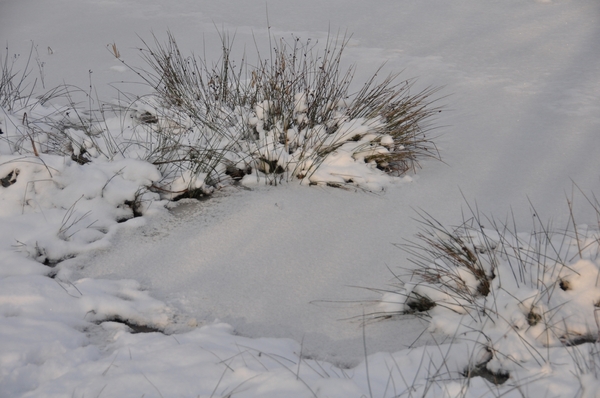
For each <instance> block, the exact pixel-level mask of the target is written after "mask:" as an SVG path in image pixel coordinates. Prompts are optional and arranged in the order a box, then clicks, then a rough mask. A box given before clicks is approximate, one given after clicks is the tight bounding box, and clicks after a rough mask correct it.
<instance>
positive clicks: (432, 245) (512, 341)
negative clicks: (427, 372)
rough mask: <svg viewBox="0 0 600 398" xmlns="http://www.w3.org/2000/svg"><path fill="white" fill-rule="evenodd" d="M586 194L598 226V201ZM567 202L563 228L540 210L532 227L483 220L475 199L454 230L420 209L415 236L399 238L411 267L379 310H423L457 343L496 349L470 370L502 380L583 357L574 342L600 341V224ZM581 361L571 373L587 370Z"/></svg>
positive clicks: (381, 314) (382, 316) (381, 316)
mask: <svg viewBox="0 0 600 398" xmlns="http://www.w3.org/2000/svg"><path fill="white" fill-rule="evenodd" d="M582 195H583V196H584V198H585V199H586V200H587V201H588V202H589V204H590V205H591V206H592V210H593V211H594V212H595V213H596V214H597V216H598V220H596V225H600V203H599V202H598V200H597V199H596V198H595V197H593V196H592V197H588V196H586V195H585V194H583V193H582ZM568 208H569V219H568V222H567V225H566V226H565V227H564V228H561V229H555V228H552V227H551V226H550V224H544V223H542V222H541V221H540V219H539V217H538V215H537V214H536V212H535V211H534V213H533V215H532V220H533V231H532V232H531V233H518V232H517V225H516V222H515V221H514V217H512V221H511V222H510V224H509V223H508V222H504V223H502V222H499V221H497V220H496V219H494V218H491V217H485V220H484V219H483V218H482V217H481V216H480V214H479V213H478V211H477V209H474V208H472V207H470V206H469V210H470V216H469V218H467V219H465V220H464V221H463V223H462V224H461V225H460V226H458V227H456V228H446V227H444V226H443V225H442V224H441V223H440V222H438V221H437V220H436V219H435V218H433V217H432V216H431V215H429V214H427V213H420V220H419V221H420V222H421V224H422V225H423V228H422V230H421V232H420V233H418V235H417V240H416V241H414V242H410V241H409V242H407V243H406V244H403V245H399V246H400V247H401V248H402V249H404V250H405V251H406V252H408V253H409V255H410V258H409V260H410V261H411V262H412V264H413V265H412V267H410V270H409V273H408V274H407V275H404V276H396V278H398V280H399V281H400V283H399V287H398V289H397V290H396V291H395V292H393V291H387V292H386V293H385V295H384V299H383V300H382V303H381V304H380V305H381V308H383V310H380V311H379V312H377V313H376V314H377V315H378V318H379V319H385V318H386V317H387V318H391V317H392V316H393V315H394V313H393V311H395V313H396V314H414V313H419V312H420V313H422V314H423V315H426V316H427V317H428V318H429V320H430V322H431V325H432V329H433V330H435V331H437V332H442V333H443V334H446V335H447V336H449V337H450V338H451V339H452V341H453V342H459V341H460V342H466V343H467V344H468V345H469V346H471V347H472V350H473V352H481V350H484V351H486V352H489V353H490V356H489V358H488V359H487V360H486V362H485V363H480V362H474V363H473V366H471V367H470V368H468V371H466V372H465V374H468V375H469V376H468V377H474V376H481V377H485V378H486V379H488V380H489V381H492V382H494V383H503V382H505V381H506V380H507V379H508V378H509V375H510V374H513V372H521V371H522V369H537V368H541V367H543V366H545V365H544V364H551V365H553V366H554V365H555V363H554V362H553V361H558V360H557V359H556V358H563V359H561V360H560V361H563V362H565V363H571V362H569V361H571V360H572V363H574V364H576V365H577V363H578V361H580V360H581V358H583V357H584V356H585V355H587V354H585V353H582V352H581V351H578V350H573V348H575V346H582V345H584V344H588V345H589V344H597V342H598V341H599V339H600V338H599V336H600V315H599V314H600V313H599V312H598V303H599V302H600V232H598V230H594V229H591V228H588V227H587V225H578V224H577V223H576V222H575V219H574V216H573V208H572V200H568ZM484 221H485V224H486V225H489V226H490V227H488V228H484V227H483V224H484ZM418 303H426V305H422V306H419V305H416V304H418ZM386 308H387V311H386ZM584 354H585V355H584ZM565 358H569V361H567V359H565ZM578 366H579V365H578ZM579 368H580V369H575V370H572V371H577V372H579V373H581V374H584V373H586V372H587V370H586V366H583V365H582V366H579ZM588 370H589V369H588ZM531 372H533V371H531ZM540 372H541V370H540ZM489 375H495V376H494V377H492V378H489V377H488V376H489ZM498 375H500V376H501V377H500V378H499V379H498V378H497V377H496V376H498ZM494 380H495V381H494Z"/></svg>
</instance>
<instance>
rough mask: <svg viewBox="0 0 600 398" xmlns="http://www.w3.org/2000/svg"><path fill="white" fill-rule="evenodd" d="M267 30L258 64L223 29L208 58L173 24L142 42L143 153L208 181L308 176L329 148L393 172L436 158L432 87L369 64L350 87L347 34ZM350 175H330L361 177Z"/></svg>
mask: <svg viewBox="0 0 600 398" xmlns="http://www.w3.org/2000/svg"><path fill="white" fill-rule="evenodd" d="M272 40H273V41H274V42H275V45H273V46H272V50H271V53H270V54H269V57H268V58H263V57H261V54H260V52H259V51H258V50H257V54H256V57H257V59H258V60H257V62H256V65H249V64H248V63H247V61H246V59H245V58H242V59H241V60H238V61H236V60H234V59H232V43H231V41H230V40H229V39H228V38H227V36H226V35H223V36H222V55H221V57H220V59H218V60H217V61H216V62H215V63H212V64H209V63H208V61H207V60H206V59H202V58H198V57H195V56H189V57H188V56H184V55H183V54H182V53H181V51H180V49H179V47H178V45H177V42H176V40H175V38H174V37H173V36H172V35H171V34H169V35H168V39H167V41H166V43H161V42H160V41H159V40H158V39H156V37H155V38H154V43H152V44H148V43H145V42H144V46H145V47H144V48H143V49H141V50H142V54H143V58H144V60H145V61H146V63H147V64H148V65H149V67H150V70H145V69H134V70H135V71H136V72H137V73H138V75H139V76H140V77H141V78H142V79H143V80H144V81H145V82H146V83H147V84H148V85H150V86H151V87H152V89H153V90H154V93H155V95H153V96H151V97H145V98H142V99H140V100H138V101H137V102H136V103H135V104H133V105H132V106H130V107H129V109H128V110H129V111H131V112H132V114H133V115H134V118H136V119H137V120H138V121H139V122H140V125H142V126H143V128H145V129H146V131H147V132H149V133H148V134H149V137H148V139H149V140H150V141H152V142H153V144H152V151H151V155H150V156H149V160H150V161H152V162H153V163H155V164H157V165H159V166H160V167H161V168H162V171H163V172H165V173H166V174H169V173H175V174H180V175H181V174H183V173H185V172H186V171H191V174H192V175H202V176H204V177H205V178H206V180H207V181H209V182H211V181H212V182H214V183H216V182H218V181H221V180H222V179H224V178H226V177H227V176H231V175H233V176H237V177H239V178H242V177H243V176H244V175H247V174H248V173H253V174H254V175H255V176H256V177H257V178H263V179H264V180H265V181H266V182H268V183H277V182H279V181H282V180H289V179H291V178H296V179H300V180H303V181H305V182H307V183H314V182H315V178H316V177H315V178H313V180H311V176H313V174H314V172H315V171H316V170H317V168H319V167H320V166H321V165H322V164H323V162H324V161H325V159H327V158H328V156H329V155H330V154H332V153H335V152H338V153H341V152H343V153H348V156H349V159H350V160H351V161H352V162H359V163H363V164H368V165H371V166H372V167H373V168H378V169H380V170H383V171H385V172H387V173H392V174H394V173H395V174H402V173H404V172H406V171H407V170H410V169H415V168H416V167H417V166H418V164H419V160H420V159H423V158H424V157H433V158H439V154H438V151H437V149H436V147H435V145H434V143H433V142H432V141H431V140H430V138H429V137H428V135H427V133H428V132H429V131H430V129H431V124H430V122H431V120H432V118H433V116H434V115H435V114H437V113H438V112H440V108H439V107H436V106H434V105H433V104H434V102H435V100H434V99H433V96H434V95H435V94H436V93H437V92H438V89H437V88H428V89H425V90H423V91H421V92H418V93H417V94H411V93H410V90H411V88H412V86H413V83H414V81H411V80H408V81H400V80H399V78H398V75H397V74H394V75H390V76H388V77H387V78H385V79H384V80H383V81H378V80H377V74H375V75H373V77H372V78H371V79H370V80H369V81H368V82H366V83H365V84H364V85H363V87H362V88H361V89H360V90H359V91H358V92H357V93H355V94H352V93H350V92H349V89H350V84H351V82H352V79H353V74H354V68H353V67H350V68H348V69H346V70H344V69H342V66H341V59H342V54H343V51H344V49H345V46H346V44H347V42H348V40H347V38H341V39H340V38H329V39H328V40H327V41H326V43H325V44H324V46H323V48H322V50H320V48H321V47H320V46H319V45H317V44H316V43H312V42H311V41H310V40H308V41H306V42H302V41H300V39H299V38H295V37H293V38H292V39H291V40H290V41H287V40H284V39H274V38H273V39H272ZM132 69H133V68H132ZM140 138H142V137H140ZM354 180H356V179H354ZM354 180H353V179H352V177H350V176H346V177H343V178H340V179H337V180H336V181H332V182H334V183H338V184H345V183H356V184H359V185H360V183H359V182H356V181H354ZM320 182H323V181H320Z"/></svg>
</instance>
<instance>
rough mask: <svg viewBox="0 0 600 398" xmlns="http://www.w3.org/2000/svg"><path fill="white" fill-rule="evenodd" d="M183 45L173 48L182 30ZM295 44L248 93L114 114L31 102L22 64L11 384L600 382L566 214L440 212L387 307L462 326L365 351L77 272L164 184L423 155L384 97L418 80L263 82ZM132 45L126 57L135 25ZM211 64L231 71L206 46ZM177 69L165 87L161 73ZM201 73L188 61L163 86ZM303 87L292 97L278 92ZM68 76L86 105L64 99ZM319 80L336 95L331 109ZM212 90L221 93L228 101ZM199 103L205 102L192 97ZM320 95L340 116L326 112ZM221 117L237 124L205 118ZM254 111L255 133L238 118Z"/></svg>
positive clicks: (586, 237)
mask: <svg viewBox="0 0 600 398" xmlns="http://www.w3.org/2000/svg"><path fill="white" fill-rule="evenodd" d="M430 11H432V10H428V11H427V12H428V13H429V12H430ZM444 18H445V19H448V18H446V17H445V16H444ZM465 26H466V25H465ZM440 36H443V35H440ZM470 36H473V35H470ZM462 39H464V37H463V38H462ZM454 42H455V43H462V42H463V40H454ZM168 46H171V47H168ZM292 48H293V49H296V48H297V47H292ZM298 48H299V49H300V50H301V51H304V49H305V47H298ZM163 49H165V50H166V52H164V53H163V55H167V56H170V55H172V53H171V50H176V45H175V42H174V41H172V42H169V43H168V44H167V47H163ZM147 50H149V49H147ZM288 50H289V47H286V44H285V43H282V47H279V48H278V50H277V49H276V50H275V53H276V55H282V58H281V59H280V58H279V57H276V61H275V69H269V68H270V66H269V65H268V64H265V65H262V66H261V67H259V68H258V69H256V70H255V72H257V76H258V77H257V79H258V80H256V81H255V82H254V83H255V85H254V87H260V89H256V90H257V93H258V94H257V95H256V98H253V99H252V100H248V101H247V102H241V105H240V104H238V105H239V106H235V105H231V104H226V106H221V105H223V104H225V103H226V100H225V98H218V101H215V102H213V100H214V97H209V98H205V103H204V104H200V106H198V105H199V104H198V102H197V101H198V100H197V99H195V97H194V96H191V97H186V95H187V94H188V93H185V92H183V94H184V95H180V94H181V93H179V92H178V93H177V94H178V95H175V96H165V95H164V94H165V93H168V92H167V91H163V92H162V93H160V92H159V95H156V96H149V97H145V98H143V99H139V100H136V101H133V102H132V103H128V102H125V103H123V102H121V103H119V104H118V106H116V107H115V108H114V110H115V111H116V112H115V113H114V114H111V113H110V108H106V109H105V108H102V109H101V111H102V112H96V111H93V110H92V109H91V107H85V106H83V107H82V105H81V103H80V104H78V105H76V104H75V102H74V101H72V100H71V97H70V95H71V94H72V93H70V92H69V90H68V89H66V88H64V89H62V88H61V89H60V90H58V91H55V92H53V93H52V94H51V95H49V96H48V98H46V99H45V100H42V101H39V102H29V99H30V98H29V97H27V96H21V94H20V92H21V91H22V90H20V89H19V87H21V84H20V83H19V82H18V81H17V82H14V83H15V84H13V82H11V81H10V80H9V79H7V78H6V76H7V74H6V73H3V78H2V80H0V85H1V89H0V106H2V112H0V134H1V135H0V180H1V182H2V184H1V187H0V200H1V201H2V203H1V207H0V219H1V222H2V224H1V225H2V228H0V258H1V259H2V260H1V261H2V264H1V267H0V337H1V338H0V375H1V376H0V396H8V397H12V396H31V397H33V396H35V397H40V396H57V397H58V396H73V397H84V396H86V397H89V396H124V397H126V396H132V397H133V396H135V397H139V396H148V397H149V396H165V397H166V396H207V397H213V396H215V397H216V396H261V397H265V396H274V397H275V396H277V397H280V396H292V397H293V396H298V397H300V396H302V397H305V396H319V397H352V396H356V397H362V396H371V397H387V396H448V397H454V396H473V397H475V396H483V395H491V396H500V395H502V396H544V397H546V396H584V397H592V396H595V395H596V391H597V389H598V386H599V384H600V383H599V382H598V369H599V368H600V355H599V351H598V347H597V344H596V343H595V340H596V338H597V327H598V325H597V323H596V311H597V310H596V307H597V305H598V302H599V299H600V297H599V296H600V293H599V291H598V288H597V282H596V281H597V279H598V273H599V272H598V270H599V263H598V260H597V251H598V235H597V232H595V231H593V230H592V229H590V230H587V229H585V228H582V227H579V226H578V227H577V228H575V231H572V232H569V233H564V232H559V233H558V234H551V231H549V230H548V229H545V228H544V227H542V228H538V229H537V230H536V231H535V232H534V234H533V235H523V234H520V233H517V232H518V231H515V230H510V232H507V231H506V229H504V227H503V226H501V228H497V229H496V230H489V229H483V228H480V227H479V223H478V222H477V224H475V225H474V226H473V227H463V228H461V229H459V230H457V231H453V230H446V229H444V228H443V227H440V226H439V225H437V224H431V225H430V226H432V227H433V231H431V230H429V232H433V234H429V235H423V236H426V240H425V243H426V246H425V249H424V251H420V252H419V253H425V257H419V255H418V254H417V258H418V265H419V268H418V269H417V272H416V274H415V276H416V277H417V278H416V279H412V280H408V279H407V281H406V284H405V285H404V286H403V289H404V290H402V291H400V294H397V293H396V294H391V295H388V296H386V297H385V298H384V301H385V302H386V303H385V304H382V309H383V311H385V312H388V313H391V314H394V313H397V312H407V311H410V312H413V311H421V312H424V311H427V312H428V313H429V315H430V316H431V325H432V329H436V330H438V331H442V332H444V333H445V334H447V335H448V337H449V339H448V340H447V341H445V342H440V344H438V345H436V346H432V347H418V348H413V349H409V350H403V351H399V352H396V353H393V354H391V353H378V354H374V355H366V354H365V358H364V361H363V362H362V363H361V364H359V365H358V366H356V367H353V368H351V369H341V368H339V367H336V366H334V365H332V364H328V363H324V362H319V361H316V360H314V359H310V358H306V357H304V356H303V355H302V354H303V347H302V345H301V344H299V343H297V342H294V341H291V340H285V339H249V338H245V337H241V336H237V335H235V334H234V333H233V330H232V328H231V327H230V326H227V325H224V324H220V323H215V324H212V325H207V326H203V327H196V326H197V325H196V322H195V321H194V320H193V319H187V318H186V317H185V316H184V315H182V314H177V313H176V312H175V311H174V310H173V309H171V308H169V307H168V306H167V305H166V304H165V303H164V302H161V301H159V300H156V299H154V298H152V297H151V296H150V294H149V293H148V292H146V291H143V290H142V289H141V287H140V285H139V284H138V283H137V282H135V281H130V280H121V281H108V280H100V279H88V278H84V279H76V280H73V279H72V278H71V274H70V271H69V268H68V267H61V265H60V264H57V263H59V262H61V261H62V262H65V263H67V262H71V264H75V262H74V261H75V260H76V257H75V258H72V257H73V256H77V255H78V254H80V253H84V252H87V251H91V250H96V249H100V248H106V247H108V246H109V238H110V237H111V236H113V234H114V232H115V231H116V229H117V228H126V227H132V228H135V227H136V226H139V225H140V224H143V223H144V217H141V218H139V217H138V218H136V217H137V216H140V215H143V216H151V215H152V214H156V213H160V212H164V205H165V203H166V202H165V201H163V200H162V199H173V198H175V197H177V196H178V195H180V194H182V193H186V192H188V191H195V190H199V191H201V192H200V194H210V192H211V190H212V189H214V188H215V187H217V188H218V187H219V184H221V183H223V182H224V181H226V179H227V178H232V179H233V178H235V179H238V178H241V179H242V183H244V184H256V183H260V184H263V183H271V184H273V183H277V182H279V181H282V180H287V179H290V180H291V179H294V178H298V179H299V180H302V181H303V182H305V183H308V184H311V183H312V184H329V185H333V186H343V185H352V186H358V187H360V188H363V189H366V190H371V191H378V190H381V189H382V188H383V187H385V186H386V185H387V184H389V183H390V181H391V180H392V179H391V178H390V177H389V175H388V174H387V173H386V172H388V171H394V170H398V168H396V167H398V165H396V166H395V167H394V164H393V163H394V162H396V161H398V159H397V158H394V157H393V155H397V154H399V155H400V167H399V170H400V171H403V170H405V169H407V168H409V167H407V164H408V165H411V164H412V162H413V161H414V160H415V159H413V158H411V157H410V156H408V157H404V156H405V155H406V153H405V152H404V151H405V149H406V148H407V146H406V145H405V143H403V141H401V140H398V139H397V137H396V136H394V135H393V134H392V131H390V128H389V125H386V123H388V122H389V119H388V120H386V114H385V112H383V113H382V112H381V111H382V110H386V111H388V110H390V109H386V108H385V107H381V106H379V105H381V104H382V103H385V104H387V103H389V102H390V100H393V99H394V98H400V99H401V101H400V102H399V103H393V104H394V105H398V104H403V102H402V101H403V100H404V97H402V95H400V97H395V95H397V94H396V93H397V91H395V90H394V88H395V87H397V86H394V85H393V83H392V82H391V81H390V82H388V83H385V84H384V85H383V86H374V87H373V86H367V87H368V89H366V91H364V92H362V93H360V94H359V95H358V99H354V100H350V101H346V100H347V98H345V95H346V92H345V91H344V85H343V84H342V88H341V90H340V91H339V92H336V93H334V94H333V97H331V96H328V95H330V94H328V93H325V95H324V96H320V97H319V96H318V95H315V93H316V92H318V89H322V87H323V85H319V84H317V85H316V86H310V85H308V86H302V85H300V86H299V87H293V89H290V90H286V89H287V87H286V86H285V84H284V86H277V85H275V86H274V87H275V88H274V89H272V90H271V91H268V90H267V89H266V88H268V87H269V86H268V85H264V86H261V85H257V84H256V83H257V82H261V80H260V79H261V78H264V77H265V76H266V77H269V76H271V75H269V73H270V72H272V71H273V70H275V71H278V72H277V73H281V75H285V73H288V72H289V71H290V70H291V71H294V69H288V67H287V66H284V65H289V61H290V59H287V58H285V56H286V54H287V52H286V51H288ZM113 51H114V52H115V54H114V55H115V57H117V58H118V57H119V55H118V51H117V49H116V45H115V46H114V47H113ZM277 51H279V53H278V52H277ZM456 53H457V54H458V56H459V57H460V56H461V51H457V52H456ZM227 54H228V53H227V52H225V53H224V55H227ZM334 54H336V53H335V51H334ZM499 54H502V53H501V52H499ZM478 55H479V54H478ZM184 59H185V60H187V58H185V57H184V58H180V59H179V60H180V61H181V60H184ZM155 60H156V61H164V60H165V58H164V57H163V58H160V57H159V58H155ZM284 60H285V62H283V61H284ZM5 61H6V59H5ZM227 62H228V61H227ZM227 62H224V63H222V64H221V65H220V66H221V67H223V66H227V67H229V66H230V65H229V64H228V63H227ZM333 64H335V61H334V63H333ZM3 65H4V69H3V71H7V70H9V69H8V68H9V65H8V64H7V63H6V62H5V63H4V64H3ZM311 65H312V66H315V65H316V66H317V68H318V66H319V65H321V64H319V63H316V64H309V65H308V66H309V67H312V66H311ZM158 66H159V68H158V69H155V71H156V72H157V73H159V75H160V73H164V72H165V71H166V72H169V71H172V69H169V68H171V67H172V65H166V68H165V65H158ZM321 66H323V65H321ZM304 67H305V66H301V68H304ZM217 69H218V68H217ZM112 70H115V71H119V72H124V71H128V70H129V69H126V68H124V67H122V66H120V65H119V66H113V67H112ZM196 70H197V71H198V72H201V73H199V74H198V75H199V76H200V75H202V73H209V74H210V73H212V69H211V68H210V67H207V66H206V65H204V64H202V63H200V64H199V65H198V69H196ZM238 70H239V69H238ZM301 70H302V69H301ZM176 73H179V72H177V71H176ZM263 73H264V74H263ZM9 75H11V73H9ZM167 75H168V74H167ZM17 76H19V75H17ZM175 76H178V75H175ZM179 76H187V75H185V72H184V74H183V75H179ZM202 76H203V77H204V78H205V82H206V83H207V84H208V83H209V82H210V81H211V79H210V77H214V78H215V79H216V80H213V84H214V82H215V81H216V82H218V84H217V85H216V86H214V87H216V89H217V90H216V91H210V90H213V88H210V89H209V91H207V92H205V93H204V94H206V93H211V94H215V93H217V94H219V93H220V94H223V93H224V92H227V90H225V91H223V90H219V89H222V88H223V87H224V82H225V80H227V81H231V80H229V79H230V78H233V79H234V81H235V79H236V76H235V75H233V76H232V75H228V74H227V73H225V74H222V73H218V74H216V75H210V76H208V75H206V74H205V75H202ZM239 76H240V75H238V77H237V79H238V80H237V81H236V83H240V84H249V85H248V86H245V87H253V86H252V84H251V83H252V78H251V77H250V76H252V73H250V74H249V79H248V80H247V81H244V79H241V78H240V77H239ZM163 77H164V76H162V75H161V77H160V78H159V79H158V80H157V81H154V82H155V83H156V84H154V85H153V88H157V89H159V90H160V89H161V86H160V84H162V83H160V82H162V78H163ZM187 77H189V76H187ZM252 77H254V76H252ZM325 77H326V78H328V77H330V75H326V76H325ZM219 79H221V80H219ZM267 80H268V79H267ZM151 81H152V80H151ZM285 81H286V80H285V79H283V82H284V83H285ZM316 81H318V79H317V80H316ZM195 82H197V81H195ZM195 82H194V83H195ZM325 82H327V79H325ZM473 82H476V79H474V80H473ZM344 84H345V83H344ZM386 84H387V85H386ZM190 87H194V86H193V85H191V86H185V85H184V86H183V87H181V86H178V83H176V81H173V84H170V86H166V87H162V88H163V89H168V90H171V89H173V88H176V89H177V88H183V89H189V88H190ZM265 87H266V88H265ZM398 87H400V93H402V92H403V91H402V89H403V87H404V86H403V85H401V86H398ZM282 88H283V89H282ZM371 88H372V89H374V90H377V89H381V90H383V91H385V92H386V93H387V94H386V95H388V94H389V95H388V96H386V95H384V96H383V97H381V98H383V99H382V100H381V103H378V102H377V101H375V104H376V106H375V107H374V109H366V110H365V109H364V108H361V106H362V104H365V103H371V104H373V102H369V100H368V99H369V98H371V97H370V95H371V93H373V91H370V90H371ZM388 89H389V91H388ZM261 90H263V91H262V92H261ZM232 92H233V93H236V95H241V94H240V92H236V91H235V90H233V91H232ZM283 92H286V97H285V98H286V101H287V102H282V101H280V100H281V98H280V97H278V96H279V95H280V94H281V93H283ZM242 93H244V92H243V91H242ZM423 93H429V92H428V91H426V92H422V94H423ZM84 94H86V95H87V96H88V97H89V96H90V95H91V92H90V93H84ZM196 94H198V93H196ZM61 95H62V96H63V98H64V96H66V98H67V99H68V101H67V102H69V104H68V106H59V105H52V104H51V103H52V101H48V99H50V97H56V96H58V97H60V96H61ZM311 96H313V97H316V98H320V100H319V101H315V102H314V103H316V104H317V105H316V106H317V108H316V111H315V110H314V109H313V115H312V116H311V103H310V102H311V100H310V98H311ZM592 97H593V96H592ZM328 98H329V99H332V100H331V101H330V100H327V99H328ZM381 98H380V99H381ZM416 98H417V100H418V99H419V98H420V97H419V94H418V95H417V97H416ZM178 99H179V100H181V99H184V100H189V101H190V104H191V107H188V108H185V107H182V105H180V104H178V103H177V101H178ZM423 99H427V97H424V98H421V100H423ZM167 100H169V101H171V102H169V101H167ZM173 100H174V101H173ZM85 102H86V101H84V103H85ZM588 102H589V101H588ZM417 103H419V101H417ZM590 103H591V102H590ZM184 104H185V101H184ZM206 104H208V105H215V104H217V105H218V106H216V107H214V106H213V107H211V111H210V112H214V113H210V112H208V111H207V109H208V108H207V107H206V106H205V105H206ZM282 104H285V106H283V105H282ZM409 104H410V101H409ZM587 105H589V103H588V104H587ZM494 106H495V104H494ZM392 108H394V107H393V106H392ZM592 108H593V107H591V108H585V109H588V110H589V109H592ZM417 109H418V107H417ZM190 110H195V111H198V110H200V112H199V113H196V114H193V113H192V116H190V114H189V113H186V111H190ZM393 110H394V109H392V111H393ZM562 112H565V110H564V109H562ZM319 113H320V114H321V117H322V115H323V114H325V115H327V117H326V118H325V119H327V120H325V121H323V120H321V121H318V117H317V118H316V119H314V114H319ZM583 114H584V115H585V112H584V113H583ZM207 115H208V116H210V117H211V118H212V117H214V118H216V119H210V118H209V119H207V118H206V117H207ZM426 115H429V113H426ZM484 116H485V115H484ZM311 117H312V118H313V119H311ZM215 120H216V121H215ZM207 121H208V122H211V123H215V126H213V127H216V128H217V130H218V131H219V134H217V135H211V134H210V132H211V131H212V130H209V131H207V130H206V129H205V122H207ZM396 122H397V123H396V125H400V126H402V125H403V123H404V121H403V120H402V119H397V120H396ZM392 124H393V123H392ZM392 130H393V129H392ZM238 131H243V132H244V134H243V135H242V136H237V137H236V136H234V135H233V134H235V133H237V132H238ZM422 142H423V141H420V140H419V139H418V140H417V141H416V144H417V145H419V144H421V143H422ZM180 157H181V158H180ZM180 160H181V161H180ZM405 160H406V161H407V164H404V163H403V162H404V161H405ZM316 166H318V167H316ZM226 176H228V177H226ZM538 227H540V225H538ZM417 249H419V248H417ZM388 299H389V300H388ZM134 332H139V333H134ZM365 351H366V349H365ZM500 383H502V384H501V385H500ZM496 384H498V385H496Z"/></svg>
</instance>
